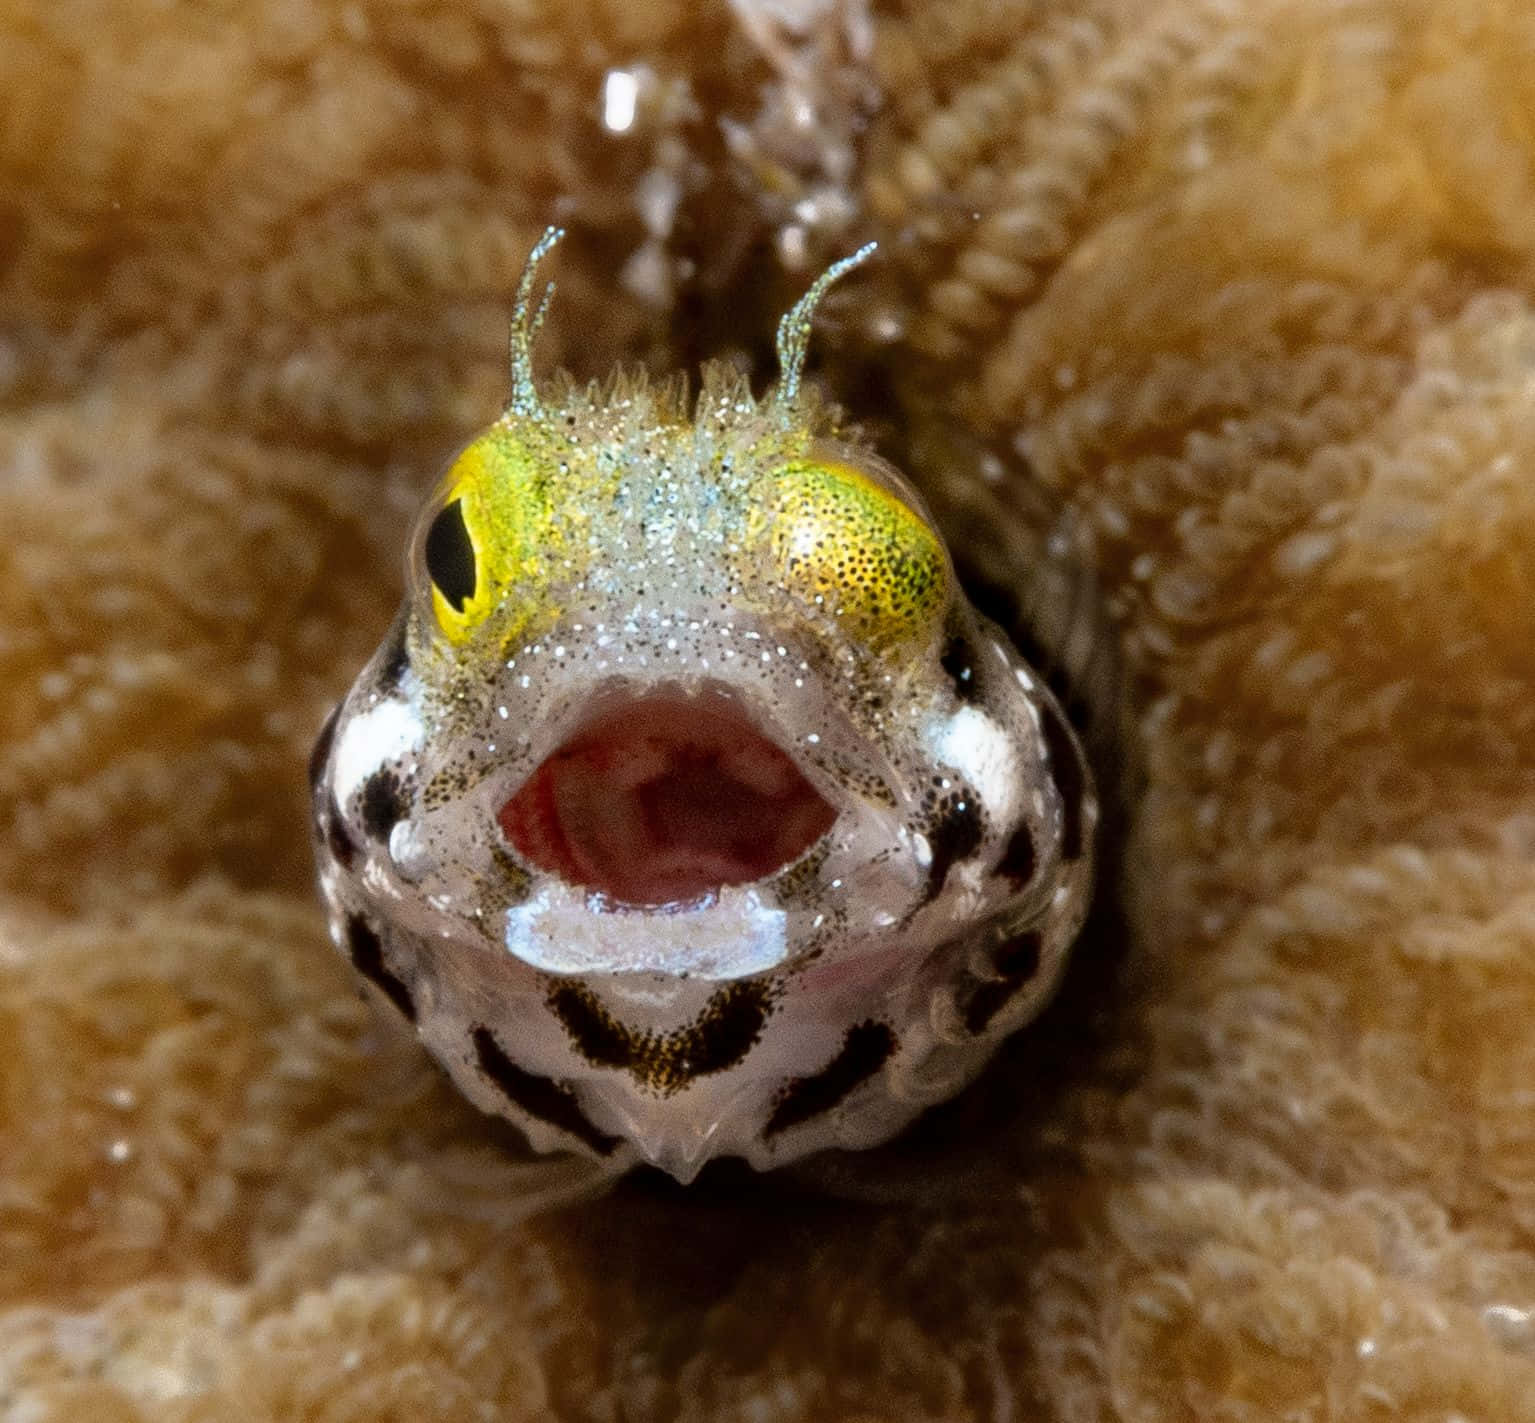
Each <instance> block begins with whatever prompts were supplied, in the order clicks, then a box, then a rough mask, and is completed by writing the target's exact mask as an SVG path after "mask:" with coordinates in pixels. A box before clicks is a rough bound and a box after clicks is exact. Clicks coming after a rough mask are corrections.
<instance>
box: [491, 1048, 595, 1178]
mask: <svg viewBox="0 0 1535 1423" xmlns="http://www.w3.org/2000/svg"><path fill="white" fill-rule="evenodd" d="M470 1037H471V1038H472V1039H473V1040H474V1052H475V1056H476V1057H477V1058H478V1059H479V1063H480V1071H482V1072H483V1073H484V1074H485V1075H486V1076H487V1077H488V1078H489V1079H490V1080H491V1081H492V1082H494V1083H495V1084H496V1086H497V1087H498V1088H500V1090H501V1092H502V1094H503V1095H504V1096H505V1097H506V1100H507V1101H508V1102H510V1103H511V1104H512V1105H513V1106H514V1107H520V1108H521V1109H522V1110H523V1111H524V1112H526V1113H527V1114H528V1115H529V1116H530V1117H533V1118H534V1119H535V1120H537V1121H541V1122H546V1123H548V1125H550V1126H552V1127H555V1128H557V1129H558V1130H560V1131H562V1132H565V1133H566V1134H567V1135H569V1136H573V1137H575V1138H576V1140H577V1141H581V1142H585V1143H586V1145H587V1146H589V1147H590V1148H591V1149H592V1150H593V1151H595V1152H596V1153H597V1154H598V1155H599V1156H606V1155H607V1154H608V1153H609V1152H610V1151H612V1150H613V1148H614V1147H615V1146H617V1145H618V1138H617V1137H616V1136H609V1135H607V1133H605V1132H601V1131H598V1130H597V1128H596V1127H595V1126H594V1125H593V1124H592V1122H591V1121H590V1119H589V1118H588V1117H587V1115H586V1113H585V1112H583V1111H582V1110H581V1104H580V1103H579V1102H578V1101H576V1094H575V1093H574V1092H572V1091H571V1090H570V1088H568V1087H562V1086H561V1085H560V1084H559V1083H558V1082H551V1081H550V1080H549V1078H547V1077H540V1076H538V1075H537V1073H533V1072H528V1071H526V1070H525V1069H523V1068H521V1067H518V1066H517V1064H516V1063H515V1062H513V1061H512V1060H511V1058H509V1057H508V1056H507V1055H506V1054H505V1053H504V1052H503V1051H502V1050H501V1044H500V1043H498V1042H497V1041H496V1039H495V1037H494V1036H493V1035H492V1033H491V1031H490V1029H489V1028H484V1027H480V1028H476V1029H475V1030H474V1031H473V1032H472V1033H471V1034H470Z"/></svg>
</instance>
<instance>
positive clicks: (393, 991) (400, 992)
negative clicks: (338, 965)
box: [346, 914, 416, 1023]
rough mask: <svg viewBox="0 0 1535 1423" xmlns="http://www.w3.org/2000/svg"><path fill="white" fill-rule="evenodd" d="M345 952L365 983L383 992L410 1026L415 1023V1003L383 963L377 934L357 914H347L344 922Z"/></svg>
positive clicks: (408, 990) (382, 950)
mask: <svg viewBox="0 0 1535 1423" xmlns="http://www.w3.org/2000/svg"><path fill="white" fill-rule="evenodd" d="M346 945H347V952H348V953H349V954H350V955H351V959H352V967H353V968H355V969H356V970H357V972H358V973H360V974H362V976H363V977H364V978H366V979H370V980H371V981H372V982H373V983H375V984H377V985H378V987H379V988H381V989H382V990H383V992H384V993H385V995H386V996H387V997H388V998H389V1001H390V1002H391V1003H393V1004H394V1006H395V1007H396V1008H398V1009H399V1010H400V1012H402V1013H403V1014H404V1015H405V1016H406V1017H407V1018H409V1019H410V1021H411V1022H412V1023H414V1022H415V1021H416V1000H415V999H414V998H412V997H411V996H410V989H409V987H408V986H407V985H406V983H405V980H404V979H402V978H399V977H398V976H397V975H396V974H394V973H393V972H392V971H391V970H390V968H389V965H388V964H386V963H385V962H384V945H383V941H382V940H381V939H380V938H379V936H378V933H377V931H376V930H375V929H374V928H373V926H372V925H371V924H369V923H368V921H367V920H366V919H364V918H363V917H362V916H361V915H360V914H349V915H347V920H346Z"/></svg>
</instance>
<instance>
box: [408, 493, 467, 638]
mask: <svg viewBox="0 0 1535 1423" xmlns="http://www.w3.org/2000/svg"><path fill="white" fill-rule="evenodd" d="M422 552H423V555H424V556H425V558H426V571H427V574H428V575H429V576H430V578H431V580H432V582H433V583H435V584H436V585H437V591H438V592H439V593H441V594H442V596H443V600H444V601H445V602H446V603H447V604H448V606H449V607H450V608H452V609H453V611H454V612H455V613H461V612H463V611H464V604H465V603H467V602H468V601H469V600H470V599H471V598H472V597H474V590H475V585H476V583H477V582H478V579H477V577H476V574H475V566H474V543H473V541H472V540H471V539H470V537H469V526H468V525H467V524H465V523H464V501H463V500H462V499H455V500H453V501H452V503H450V504H447V505H445V506H444V507H443V509H442V511H441V512H440V513H439V514H438V515H437V517H436V518H435V519H433V520H432V526H431V528H429V529H428V530H427V531H426V543H425V545H424V547H423V549H422Z"/></svg>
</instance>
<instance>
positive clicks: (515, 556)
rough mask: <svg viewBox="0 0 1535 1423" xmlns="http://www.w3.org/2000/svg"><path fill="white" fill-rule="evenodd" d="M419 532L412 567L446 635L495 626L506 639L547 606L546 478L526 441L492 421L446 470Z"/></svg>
mask: <svg viewBox="0 0 1535 1423" xmlns="http://www.w3.org/2000/svg"><path fill="white" fill-rule="evenodd" d="M435 510H436V512H435V513H433V514H431V515H430V517H429V519H428V520H427V522H426V524H425V527H424V528H423V530H422V532H421V534H420V535H419V544H418V547H419V551H420V552H419V560H420V561H419V564H418V567H419V568H421V569H423V570H424V571H425V573H426V577H427V579H428V580H429V581H430V584H431V603H432V611H433V613H434V614H435V615H436V619H437V625H438V626H439V627H440V628H441V629H442V631H443V633H444V635H445V636H446V637H447V639H448V641H449V642H450V643H452V644H453V645H454V646H462V645H463V644H465V643H467V642H468V641H469V640H470V639H471V638H474V637H476V636H477V635H478V634H479V633H480V632H481V630H482V629H486V628H488V627H490V626H492V625H493V626H494V629H495V632H496V634H497V636H498V637H499V638H500V639H501V640H503V641H505V640H509V639H511V638H513V637H516V636H518V635H519V634H521V633H522V632H524V631H525V630H526V629H527V627H528V626H529V624H530V623H531V622H532V621H533V620H534V619H535V618H536V617H537V616H538V615H539V614H540V613H541V612H544V611H546V610H547V606H548V601H549V564H548V558H549V555H550V553H551V551H552V550H553V549H554V548H556V547H557V546H558V545H559V543H560V538H559V534H560V530H559V529H558V528H557V527H556V522H555V518H554V513H553V506H552V503H551V499H550V489H549V481H548V480H547V479H544V478H541V477H540V476H539V474H538V471H537V467H536V465H535V462H534V460H533V458H532V456H531V455H530V453H529V451H528V449H527V446H526V444H525V443H524V442H523V441H522V440H521V439H520V438H519V437H518V435H517V432H516V431H515V430H512V429H511V428H509V427H508V426H507V425H505V424H498V425H493V426H492V427H491V428H490V429H489V430H487V431H486V432H485V433H484V434H483V435H481V436H480V437H479V438H478V439H476V440H475V441H474V442H473V443H472V444H470V445H469V446H468V447H467V448H466V449H465V450H464V451H463V452H462V453H461V454H460V455H459V456H458V458H457V459H456V460H454V461H453V465H452V467H451V468H450V469H449V470H448V473H447V475H446V477H445V478H444V480H443V488H442V494H441V496H440V502H438V503H437V504H436V505H435Z"/></svg>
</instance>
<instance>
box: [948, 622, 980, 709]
mask: <svg viewBox="0 0 1535 1423" xmlns="http://www.w3.org/2000/svg"><path fill="white" fill-rule="evenodd" d="M975 661H976V659H975V648H974V647H973V646H972V645H971V642H970V639H969V638H967V637H966V636H965V635H964V634H963V633H955V634H954V635H953V636H952V637H950V638H949V640H948V641H947V642H946V643H944V645H943V652H942V653H941V654H940V656H939V658H938V663H939V666H941V667H942V668H943V670H944V672H945V674H946V675H947V676H948V679H949V681H951V682H952V683H953V684H954V695H955V696H956V697H958V698H959V699H960V701H962V702H973V701H974V700H975V699H976V698H977V697H978V696H980V694H981V687H980V680H979V679H978V678H977V676H976V672H975Z"/></svg>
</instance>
